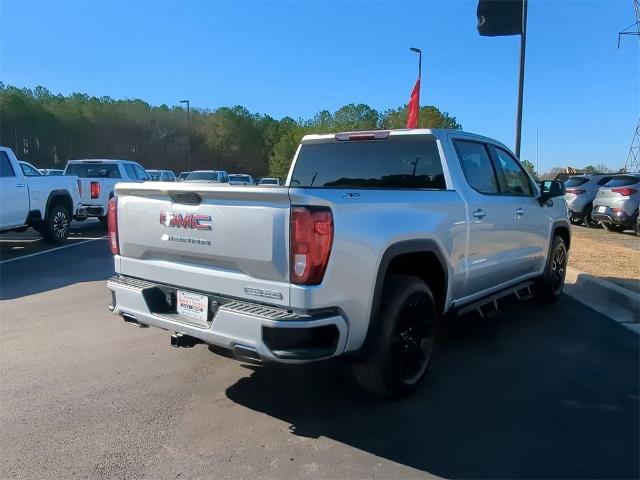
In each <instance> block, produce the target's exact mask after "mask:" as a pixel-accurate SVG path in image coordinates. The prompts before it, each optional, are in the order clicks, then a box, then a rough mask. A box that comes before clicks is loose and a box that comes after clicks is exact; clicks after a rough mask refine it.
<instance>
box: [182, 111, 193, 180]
mask: <svg viewBox="0 0 640 480" xmlns="http://www.w3.org/2000/svg"><path fill="white" fill-rule="evenodd" d="M180 103H186V104H187V145H188V147H187V172H190V171H191V119H190V117H191V113H190V108H189V107H190V103H189V100H180Z"/></svg>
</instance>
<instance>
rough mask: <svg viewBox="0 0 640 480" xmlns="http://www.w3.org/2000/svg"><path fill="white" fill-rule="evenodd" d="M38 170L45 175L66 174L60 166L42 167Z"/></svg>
mask: <svg viewBox="0 0 640 480" xmlns="http://www.w3.org/2000/svg"><path fill="white" fill-rule="evenodd" d="M38 170H39V171H40V173H41V174H43V175H52V176H59V175H64V170H61V169H59V168H40V169H38Z"/></svg>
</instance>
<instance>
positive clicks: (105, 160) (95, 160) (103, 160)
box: [68, 158, 138, 163]
mask: <svg viewBox="0 0 640 480" xmlns="http://www.w3.org/2000/svg"><path fill="white" fill-rule="evenodd" d="M123 162H126V163H138V162H136V161H135V160H118V159H114V158H83V159H78V160H69V162H68V163H123Z"/></svg>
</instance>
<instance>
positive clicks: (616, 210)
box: [611, 207, 624, 213]
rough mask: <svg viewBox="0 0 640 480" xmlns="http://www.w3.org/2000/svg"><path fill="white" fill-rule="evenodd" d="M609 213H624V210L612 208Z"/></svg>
mask: <svg viewBox="0 0 640 480" xmlns="http://www.w3.org/2000/svg"><path fill="white" fill-rule="evenodd" d="M611 211H612V212H613V213H620V212H624V208H620V207H614V208H612V209H611Z"/></svg>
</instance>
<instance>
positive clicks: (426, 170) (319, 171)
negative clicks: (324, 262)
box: [291, 135, 447, 190]
mask: <svg viewBox="0 0 640 480" xmlns="http://www.w3.org/2000/svg"><path fill="white" fill-rule="evenodd" d="M291 187H294V188H295V187H302V188H374V189H375V188H378V189H437V190H443V189H446V188H447V187H446V184H445V180H444V173H443V171H442V161H441V159H440V154H439V152H438V146H437V144H436V139H435V138H434V137H430V136H415V135H406V136H390V137H389V138H388V139H387V140H370V141H343V142H337V141H336V142H325V143H305V144H303V145H302V147H301V148H300V153H299V154H298V159H297V161H296V164H295V167H294V170H293V174H292V177H291Z"/></svg>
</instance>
